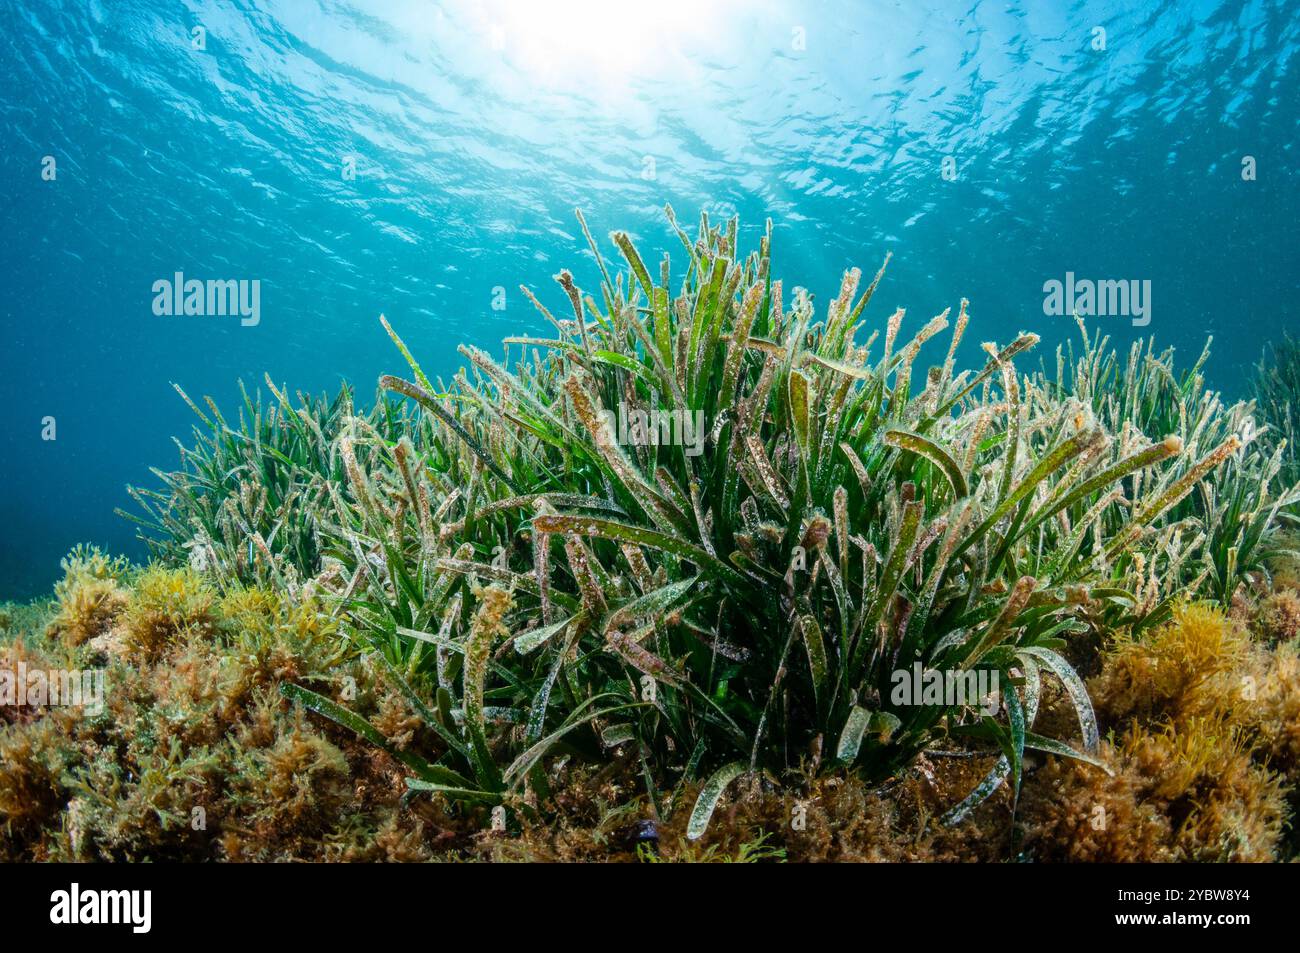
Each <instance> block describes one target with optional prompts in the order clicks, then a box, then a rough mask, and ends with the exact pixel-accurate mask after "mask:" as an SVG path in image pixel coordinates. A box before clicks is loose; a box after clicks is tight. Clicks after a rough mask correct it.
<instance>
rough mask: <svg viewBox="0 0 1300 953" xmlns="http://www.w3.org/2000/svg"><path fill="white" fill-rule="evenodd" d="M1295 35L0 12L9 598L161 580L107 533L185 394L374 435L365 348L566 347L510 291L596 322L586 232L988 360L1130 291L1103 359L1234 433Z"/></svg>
mask: <svg viewBox="0 0 1300 953" xmlns="http://www.w3.org/2000/svg"><path fill="white" fill-rule="evenodd" d="M1296 14H1297V10H1296V7H1295V4H1294V3H1291V4H1287V3H1282V2H1265V3H1219V2H1202V3H1190V2H1177V3H1174V2H1166V3H1148V2H1141V0H1139V2H1128V3H1113V2H1074V3H1069V4H1066V3H1055V2H1048V0H1036V2H1032V3H1025V2H1019V3H1017V2H1010V3H1008V2H1006V0H999V2H979V0H966V2H964V3H960V4H958V3H935V4H926V3H917V2H907V3H902V2H897V3H895V2H890V3H834V2H827V3H793V2H791V3H785V2H778V0H772V2H757V3H755V2H741V0H689V2H686V0H660V2H658V3H654V4H628V3H620V2H617V0H606V2H602V3H596V2H591V0H556V2H553V3H546V2H543V0H534V2H531V3H524V2H515V3H504V2H497V3H492V2H478V3H471V2H464V3H445V4H438V3H432V2H427V3H416V2H352V3H344V2H259V3H246V2H233V3H232V2H211V3H207V2H185V3H181V2H176V3H171V2H135V0H114V2H55V0H0V61H2V62H3V64H4V67H3V70H0V131H2V132H3V142H4V148H3V151H2V152H0V181H2V182H3V192H2V193H0V206H2V207H3V210H4V219H3V223H4V227H3V231H2V232H0V276H3V295H0V308H2V309H3V315H4V317H3V329H4V333H3V350H2V351H0V406H3V407H4V408H5V409H4V411H3V414H2V415H0V420H2V421H3V423H2V424H0V597H3V596H9V597H25V596H30V595H35V594H37V593H39V592H41V591H43V590H45V589H47V588H48V586H49V585H50V583H51V581H52V580H53V579H54V577H55V576H56V575H57V572H58V560H59V557H60V556H61V555H62V554H63V553H65V552H66V551H67V550H68V549H69V548H70V547H71V545H72V544H74V543H75V542H77V541H81V540H87V541H93V542H96V543H99V544H100V545H103V546H106V547H108V548H111V549H113V550H117V551H121V552H126V553H129V554H131V555H133V556H137V557H138V556H139V555H141V553H142V548H141V547H140V546H139V545H138V544H137V543H136V542H135V541H134V539H133V535H134V534H133V531H132V528H131V526H130V524H128V523H126V522H125V521H123V520H121V519H120V518H118V517H116V516H114V515H113V509H114V507H116V506H128V505H129V501H128V499H127V497H126V494H125V489H124V488H125V485H126V484H127V483H135V484H144V485H152V477H151V476H150V474H149V470H148V468H149V467H150V466H159V467H163V468H170V467H171V466H172V465H173V464H174V462H175V460H176V449H175V447H174V445H173V443H172V436H173V435H179V436H181V437H184V436H185V435H186V434H188V431H189V427H190V425H191V419H190V412H189V411H188V409H187V408H186V407H185V406H184V404H183V403H182V402H181V400H180V399H179V398H178V397H177V396H176V394H175V393H174V391H173V390H172V389H171V387H170V382H172V381H175V382H177V383H179V384H180V385H182V386H183V387H184V388H185V389H186V390H187V391H188V392H189V393H191V394H192V395H195V396H198V395H201V394H210V395H211V396H212V397H213V398H214V399H216V400H217V401H218V403H220V404H223V405H226V406H229V405H231V404H232V403H233V401H234V400H235V398H236V395H237V393H238V391H237V388H236V380H237V379H238V378H240V377H243V378H244V379H245V380H246V381H248V382H249V383H250V384H251V383H256V382H260V380H261V378H262V374H263V372H269V373H270V374H271V376H272V377H273V378H274V379H276V380H277V381H279V382H287V383H288V384H289V385H290V387H291V388H297V389H301V390H304V391H307V390H321V389H327V388H328V389H333V388H336V387H337V385H338V383H339V381H340V380H342V379H347V380H350V381H353V382H354V383H356V385H357V387H358V391H359V393H360V394H361V395H362V396H363V397H364V398H366V399H368V398H369V396H370V395H371V394H372V393H373V389H374V381H375V379H376V377H377V376H378V375H379V374H380V373H381V372H384V371H391V370H394V369H395V368H397V367H398V366H399V363H398V362H399V361H400V358H398V357H397V355H396V354H395V353H394V352H393V350H392V347H391V344H390V343H389V341H388V339H387V338H386V337H385V336H384V334H383V332H382V330H381V329H380V327H379V324H378V320H377V318H378V315H379V314H380V313H384V314H386V315H387V316H388V317H389V319H390V320H391V321H392V322H393V323H394V325H395V326H396V327H397V329H398V330H399V332H400V333H401V334H402V335H403V336H404V337H405V338H406V340H407V341H408V343H409V344H410V345H411V346H412V348H413V349H414V350H415V351H416V352H417V353H418V354H419V356H420V358H421V360H422V363H423V364H424V365H425V367H426V368H428V369H430V370H432V371H437V372H440V373H446V372H449V371H451V370H453V369H454V368H455V367H456V366H457V364H458V360H457V355H456V353H455V344H456V343H457V342H458V341H462V340H464V341H470V342H473V343H476V344H479V345H481V346H494V345H495V344H496V342H498V341H499V339H500V338H501V337H503V336H505V335H506V334H510V333H515V332H517V331H520V330H521V329H522V330H527V329H541V328H542V327H544V326H545V325H544V322H543V321H542V320H541V319H540V318H539V317H537V316H536V315H535V313H534V312H533V311H532V309H531V306H530V305H529V304H528V303H527V302H526V300H525V299H524V298H523V296H522V295H521V294H520V293H519V292H518V290H517V289H518V286H519V284H521V283H524V284H527V285H529V286H530V287H532V288H534V289H537V290H538V292H539V293H540V294H542V295H543V299H544V300H545V301H548V302H549V303H551V304H553V305H554V306H555V307H557V308H559V307H560V305H561V302H562V300H563V299H562V298H561V292H560V291H559V289H558V287H557V286H556V285H555V284H554V283H553V282H552V281H551V276H552V275H553V274H554V273H555V272H557V271H558V270H559V269H560V268H562V267H570V268H572V269H573V270H574V272H575V274H576V276H577V278H578V281H579V283H580V284H585V285H586V286H588V287H594V286H595V284H596V281H595V278H594V274H595V264H594V262H593V261H592V259H591V257H590V255H589V254H588V253H587V252H586V251H585V246H584V245H583V244H582V240H581V234H580V232H579V231H578V227H577V224H576V222H575V220H574V216H573V209H574V208H575V207H579V206H580V207H581V208H583V209H584V210H585V212H586V213H587V216H588V219H589V221H590V222H591V224H592V227H593V230H594V231H595V232H596V234H597V235H599V236H603V235H605V234H607V233H608V232H609V231H610V230H612V229H614V228H625V229H627V230H629V231H631V232H632V233H633V235H634V236H635V237H636V239H637V241H638V243H639V244H640V245H641V248H642V251H643V253H644V254H645V256H646V258H647V259H657V258H658V257H659V254H660V252H661V250H664V249H668V250H671V251H673V252H674V253H677V252H678V251H679V250H680V246H678V245H677V243H676V239H675V238H673V236H672V235H671V234H670V233H669V232H668V230H667V228H666V225H665V223H664V218H663V213H662V207H663V205H664V203H665V202H671V203H672V205H673V206H674V208H675V209H676V210H677V212H678V214H679V216H680V217H681V218H682V219H684V220H687V221H693V220H694V219H695V218H696V217H697V215H698V212H699V210H700V209H701V208H704V209H707V210H708V211H709V212H710V213H711V214H712V215H714V216H715V217H716V216H718V215H730V214H732V213H733V212H738V213H739V214H740V216H741V220H742V227H743V228H744V229H745V231H746V234H747V235H748V237H749V238H750V240H751V241H756V236H757V232H758V230H759V229H760V228H761V226H762V222H763V219H764V218H766V217H769V216H770V217H771V218H772V219H773V220H774V221H775V234H776V246H775V247H776V254H775V256H774V258H775V265H776V271H777V273H778V275H780V276H782V277H783V278H784V279H785V281H786V283H787V285H788V286H789V285H794V284H802V285H805V286H807V287H808V288H809V289H810V290H811V291H813V292H814V294H815V299H816V300H817V301H819V302H824V301H826V300H827V298H828V297H829V296H830V295H831V294H833V292H834V291H835V290H836V289H837V287H838V281H839V275H840V273H841V272H842V270H843V269H844V268H845V267H847V266H849V265H854V264H856V265H860V266H861V267H862V268H863V269H864V270H866V271H870V270H873V269H874V268H875V267H876V266H877V264H878V263H879V261H880V260H881V258H882V257H883V255H884V254H885V252H886V251H892V252H893V254H894V258H893V261H892V263H891V265H890V270H889V275H888V278H887V280H886V283H885V284H884V285H883V287H882V290H881V292H880V294H879V295H878V298H879V300H878V301H877V302H876V303H875V304H874V305H873V309H875V316H876V317H877V318H880V317H881V316H882V315H885V314H887V313H888V311H889V310H890V309H892V308H893V307H895V306H905V307H907V308H908V309H909V319H910V320H911V321H914V322H916V325H919V324H920V323H921V322H923V321H924V320H925V319H926V318H928V317H929V316H931V315H933V314H936V313H938V312H939V311H941V310H943V309H944V308H945V307H948V306H955V305H956V303H957V301H958V299H959V298H960V297H961V296H963V295H964V296H966V297H969V298H970V299H971V314H972V322H973V323H972V333H971V334H970V335H969V336H968V337H969V338H970V339H971V344H970V347H971V349H972V351H971V353H970V354H968V355H967V357H968V359H969V360H975V359H976V356H975V353H974V348H976V347H977V346H978V342H979V341H983V340H1000V341H1003V342H1005V341H1007V340H1008V339H1009V338H1010V337H1011V336H1012V335H1014V334H1015V333H1016V332H1017V331H1019V330H1021V329H1025V330H1035V331H1038V332H1039V333H1041V334H1042V335H1043V337H1044V342H1043V345H1042V348H1043V353H1044V354H1045V355H1046V354H1048V353H1049V351H1050V348H1052V347H1054V346H1055V344H1056V343H1057V342H1058V341H1061V340H1063V339H1065V338H1066V337H1068V336H1069V335H1070V334H1071V333H1072V331H1073V323H1072V321H1071V319H1070V318H1068V317H1063V316H1054V315H1049V314H1045V313H1044V312H1045V309H1044V300H1045V298H1046V297H1047V295H1046V294H1045V290H1044V289H1045V285H1046V283H1048V282H1051V281H1053V280H1056V281H1060V282H1061V283H1062V284H1063V285H1064V284H1065V282H1066V281H1067V274H1073V275H1074V276H1075V279H1076V281H1077V280H1087V281H1100V280H1123V281H1135V282H1138V283H1139V284H1138V285H1136V286H1134V290H1135V291H1137V292H1139V294H1140V298H1135V299H1134V300H1133V301H1131V302H1130V308H1129V310H1130V311H1134V310H1135V309H1134V307H1133V305H1134V304H1135V303H1136V301H1138V300H1141V301H1142V303H1143V308H1142V312H1143V313H1140V314H1139V313H1125V314H1121V315H1117V316H1108V317H1104V318H1103V317H1098V318H1095V319H1093V324H1094V325H1096V326H1099V327H1102V328H1103V329H1105V330H1107V331H1109V332H1110V333H1111V334H1112V335H1113V337H1114V339H1115V340H1116V341H1117V342H1120V343H1127V342H1128V341H1131V340H1133V339H1135V338H1136V337H1137V336H1139V335H1146V334H1153V335H1155V337H1156V340H1157V341H1158V342H1160V343H1162V344H1170V345H1174V346H1176V347H1177V348H1178V350H1179V353H1180V355H1181V356H1182V359H1183V360H1184V361H1185V362H1186V363H1191V361H1192V360H1194V358H1195V357H1196V355H1197V354H1198V353H1199V351H1200V348H1201V347H1202V345H1203V344H1204V341H1205V338H1206V336H1207V335H1214V336H1215V345H1214V358H1213V360H1212V363H1211V365H1210V370H1209V373H1210V377H1211V379H1212V382H1213V383H1214V384H1215V385H1216V386H1219V387H1222V388H1224V389H1225V390H1227V391H1228V392H1229V393H1231V394H1233V395H1236V394H1239V393H1241V392H1242V390H1243V386H1244V382H1243V378H1244V375H1245V374H1246V373H1247V372H1248V371H1249V369H1250V367H1251V365H1252V364H1253V363H1254V362H1255V361H1256V360H1257V359H1258V358H1259V356H1260V352H1261V350H1262V348H1263V347H1264V345H1265V344H1266V342H1267V341H1269V340H1271V339H1274V338H1276V337H1277V336H1278V335H1279V334H1281V333H1282V331H1283V330H1284V329H1286V328H1287V327H1288V326H1292V327H1297V330H1300V317H1298V315H1297V310H1296V304H1295V301H1296V292H1297V290H1298V289H1297V285H1298V284H1300V258H1298V255H1297V251H1296V248H1297V244H1298V243H1297V241H1296V224H1297V222H1298V221H1300V189H1297V185H1298V179H1300V173H1298V172H1297V169H1296V166H1297V154H1296V145H1295V140H1296V133H1297V126H1298V125H1300V92H1298V91H1300V77H1298V76H1297V70H1300V56H1298V53H1297V51H1298V50H1300V42H1298V41H1300V17H1297V15H1296ZM198 28H201V32H199V33H197V34H196V32H195V31H196V29H198ZM1099 31H1104V33H1103V32H1099ZM200 40H202V42H201V43H200V42H199V41H200ZM196 47H202V48H196ZM47 157H49V158H47ZM51 158H52V160H53V161H52V163H51V161H50V159H51ZM51 172H52V174H51ZM349 173H353V174H349ZM1252 173H1253V174H1252ZM178 272H180V273H182V274H183V275H184V276H185V277H187V278H197V279H201V280H207V279H230V280H234V281H245V282H249V283H250V284H249V285H246V286H245V287H246V290H248V291H249V292H250V299H249V304H250V305H251V288H252V285H251V282H253V281H257V282H258V286H257V287H258V290H259V299H258V305H259V307H258V308H257V311H256V314H255V315H253V314H252V313H251V308H250V309H249V311H250V313H249V314H248V316H246V317H243V318H242V319H241V316H240V315H238V314H236V315H225V316H198V315H185V314H181V315H175V314H172V315H168V314H157V313H155V311H156V310H159V308H156V306H155V299H156V298H157V297H158V295H157V294H156V292H155V283H156V282H160V281H173V280H174V278H173V276H174V275H175V274H176V273H178ZM1146 282H1149V285H1147V284H1145V283H1146ZM1143 289H1149V291H1148V292H1146V293H1142V292H1143ZM503 292H504V299H503V298H502V294H503ZM163 297H164V298H167V297H168V295H166V294H164V295H163ZM1076 303H1077V302H1076ZM163 310H165V309H163ZM1066 310H1068V307H1067V309H1066ZM254 317H255V318H256V321H255V322H254V320H253V318H254ZM1135 321H1137V322H1139V323H1140V326H1135V324H1134V322H1135ZM914 326H915V325H914ZM395 358H396V360H395ZM48 417H53V418H54V423H55V428H56V429H55V435H56V439H54V440H43V439H42V431H43V429H45V428H46V424H44V423H43V421H45V418H48Z"/></svg>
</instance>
